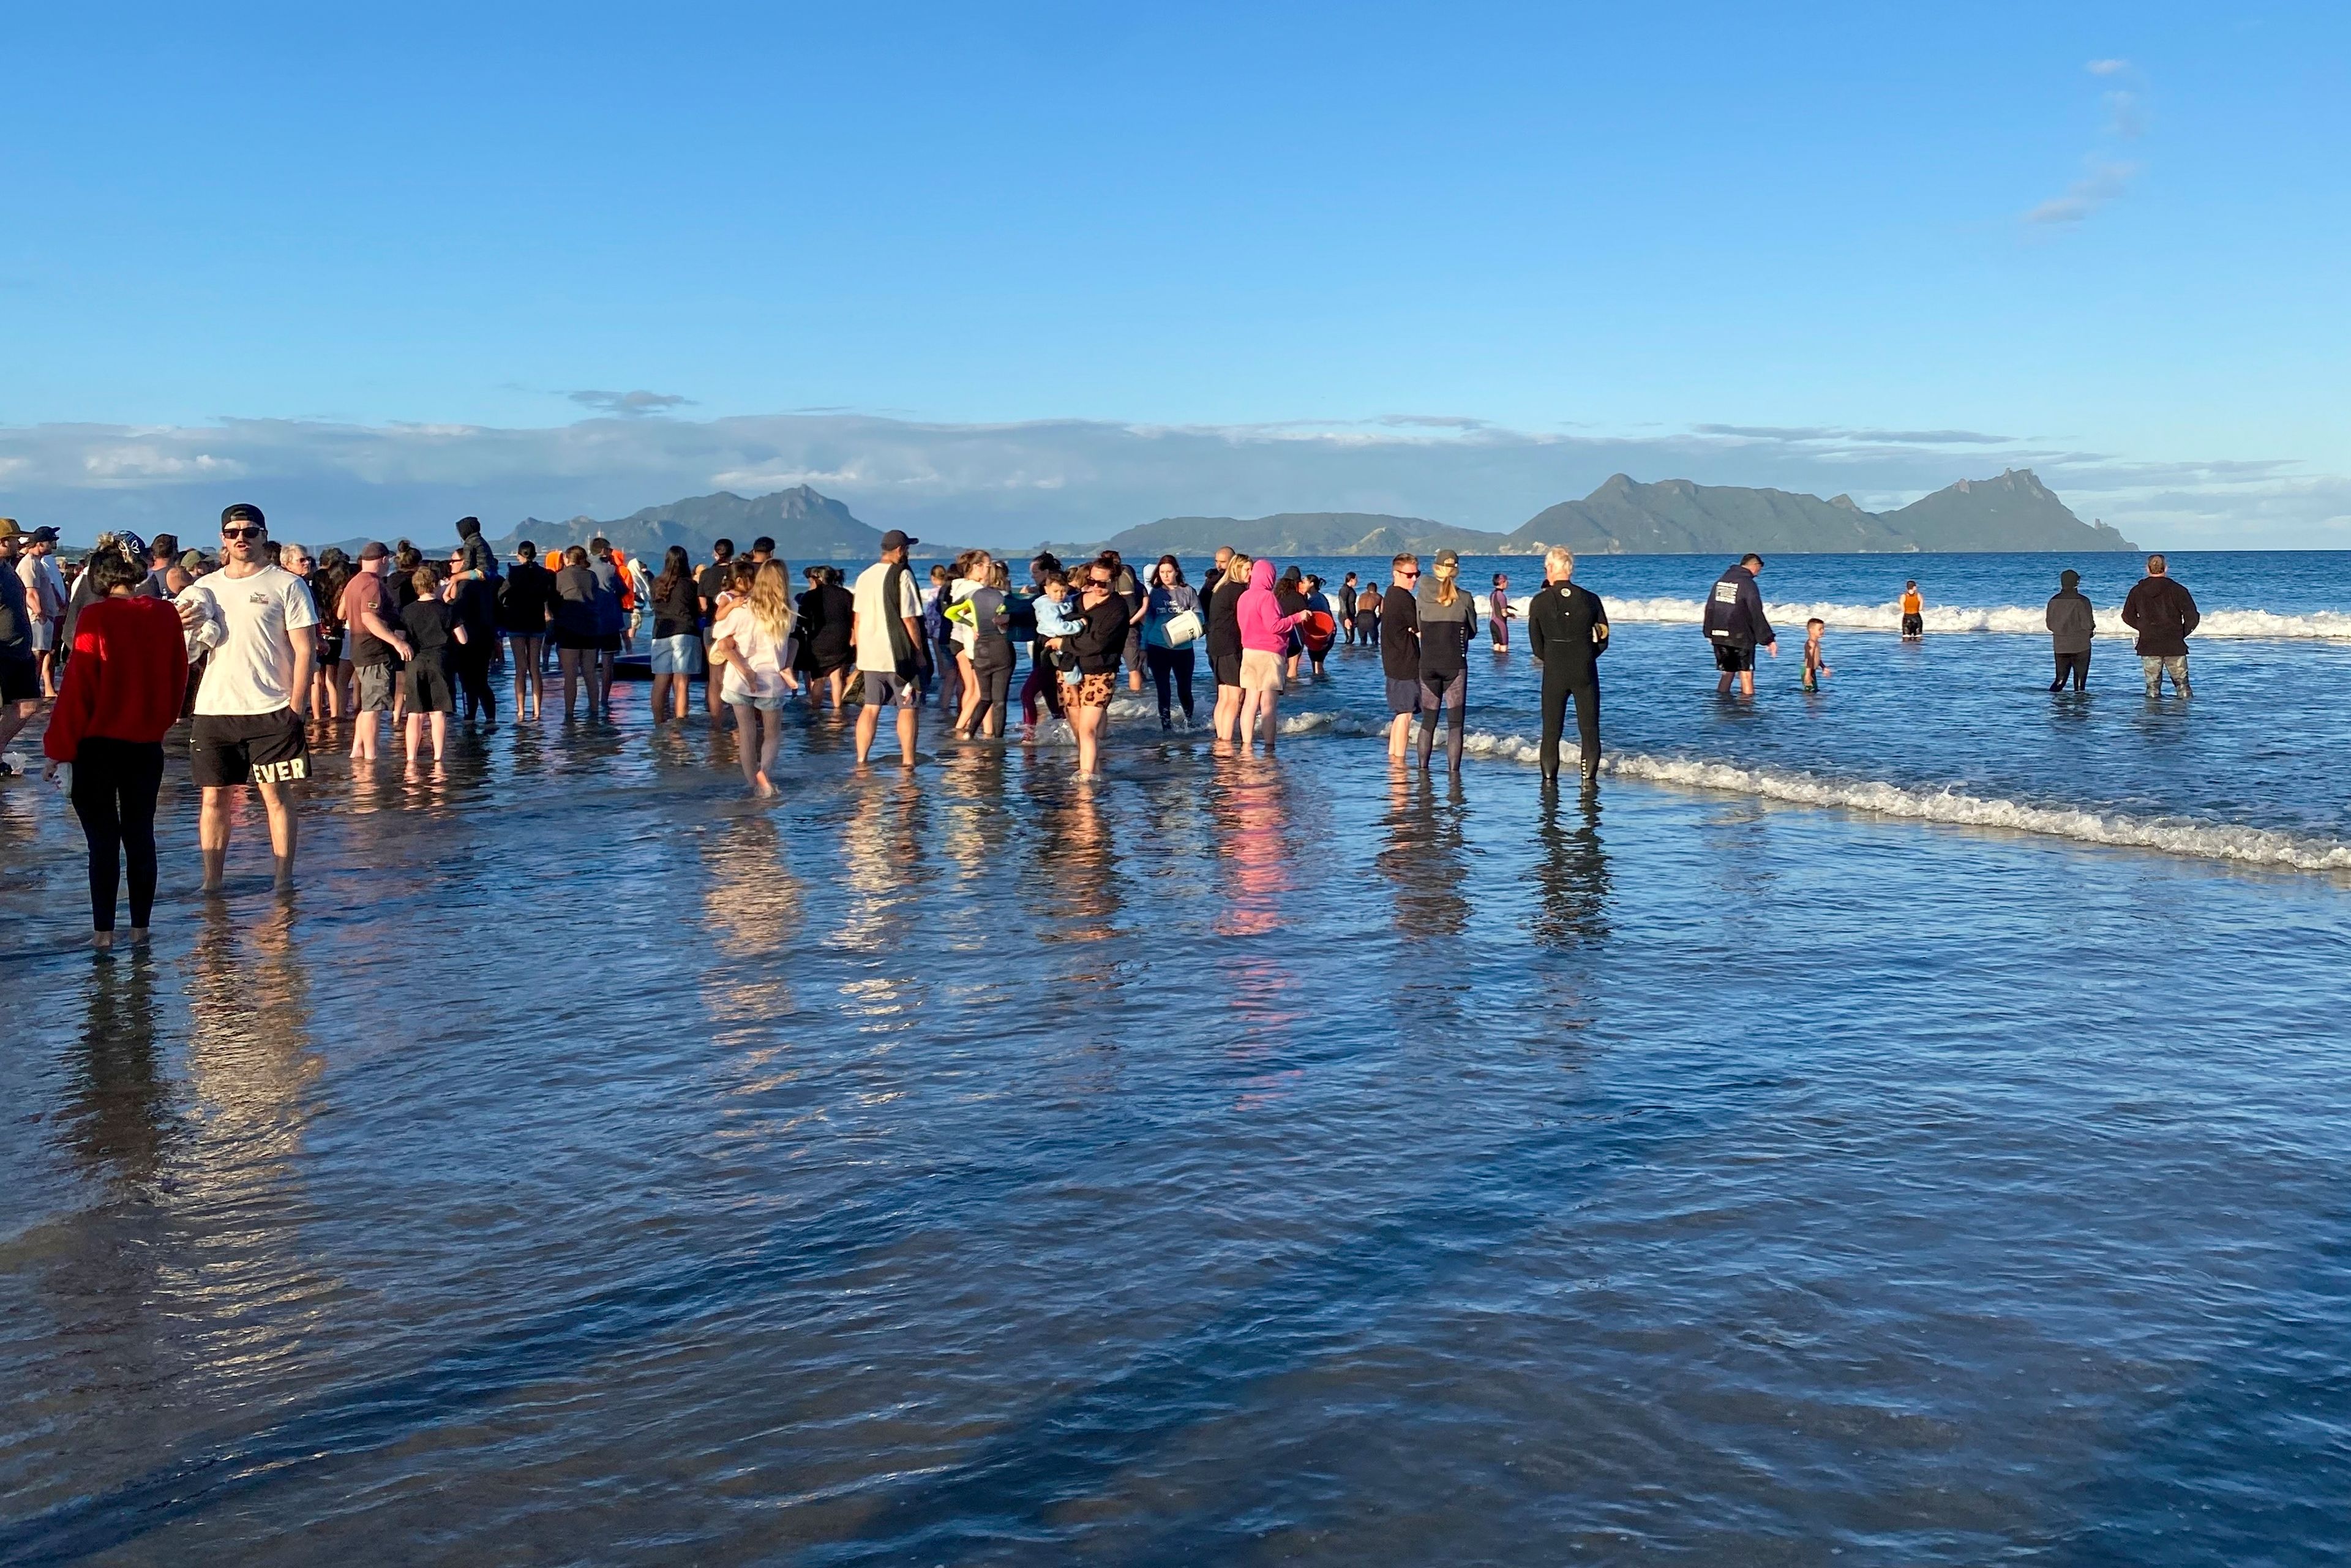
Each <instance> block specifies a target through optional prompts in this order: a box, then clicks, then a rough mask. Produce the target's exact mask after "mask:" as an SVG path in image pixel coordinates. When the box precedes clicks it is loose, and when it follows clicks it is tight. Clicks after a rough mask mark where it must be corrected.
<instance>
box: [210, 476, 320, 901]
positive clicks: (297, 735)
mask: <svg viewBox="0 0 2351 1568" xmlns="http://www.w3.org/2000/svg"><path fill="white" fill-rule="evenodd" d="M267 539H268V525H267V523H266V522H265V521H264V520H263V518H262V516H261V508H260V507H254V506H247V505H246V504H245V503H243V502H239V503H238V504H237V505H235V506H234V507H229V508H228V509H227V510H226V511H225V512H223V513H222V514H221V562H222V565H221V569H220V570H218V571H214V572H207V573H206V574H204V576H203V577H201V578H198V579H197V580H195V581H194V582H193V583H191V584H190V585H189V586H188V587H187V589H186V590H185V591H183V592H182V593H181V594H180V596H179V599H178V601H177V602H178V604H179V609H180V623H181V624H182V625H183V626H185V627H186V628H187V629H188V631H189V633H190V635H189V639H188V642H189V646H190V653H191V656H193V653H195V652H196V651H197V650H209V651H210V652H211V653H212V659H211V662H210V663H209V664H206V665H205V666H204V684H203V685H200V686H198V687H197V688H196V712H195V718H194V720H193V723H192V724H191V726H190V727H189V732H188V777H189V778H190V779H193V781H194V782H195V783H196V784H198V785H200V786H201V787H202V788H203V789H204V815H203V817H202V819H201V820H200V822H199V825H198V829H197V837H198V842H199V843H201V844H202V845H203V848H204V891H205V892H206V893H218V892H219V891H220V890H221V877H222V873H223V872H224V871H225V869H226V868H227V865H228V824H229V809H228V808H229V791H230V790H231V789H238V788H241V787H243V786H245V785H246V784H250V785H252V786H254V787H255V788H256V789H259V790H260V791H261V803H262V805H263V806H264V807H265V808H266V809H267V810H268V812H269V847H270V849H271V851H272V852H274V853H275V854H276V855H277V885H278V886H279V887H280V888H287V887H291V886H293V885H294V847H295V839H296V826H295V821H294V799H293V786H294V785H296V784H298V783H300V782H302V781H303V780H304V779H308V778H309V777H310V744H309V739H308V736H307V735H306V734H305V732H304V721H305V720H306V718H307V717H308V712H309V703H310V663H311V660H312V659H313V658H314V657H315V656H316V650H317V647H318V639H317V638H316V637H314V636H312V635H311V634H310V629H311V628H312V627H314V626H316V625H317V624H318V622H319V612H318V610H317V608H316V607H315V606H314V605H313V604H312V603H311V601H310V591H309V589H308V587H306V586H305V585H304V584H303V581H302V580H301V579H300V578H298V577H297V576H295V575H294V574H293V573H292V572H290V571H287V570H282V569H280V568H278V567H275V566H272V565H270V564H269V558H268V554H267V552H266V549H265V546H266V542H267Z"/></svg>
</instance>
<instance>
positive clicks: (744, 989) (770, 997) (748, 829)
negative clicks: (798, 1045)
mask: <svg viewBox="0 0 2351 1568" xmlns="http://www.w3.org/2000/svg"><path fill="white" fill-rule="evenodd" d="M697 842H698V843H699V845H700V849H701V853H702V860H703V872H704V876H703V881H702V909H703V923H704V925H705V927H706V928H707V929H708V930H709V932H710V935H711V941H710V943H709V945H708V946H706V947H705V948H704V949H703V951H704V953H705V955H706V956H708V957H709V959H710V964H709V966H708V967H707V968H706V969H705V971H704V975H703V980H702V984H701V985H700V986H699V987H697V988H696V992H697V994H698V995H700V996H701V997H702V998H704V1000H705V1002H706V1003H707V1005H708V1006H709V1008H710V1011H711V1021H712V1022H713V1023H715V1024H717V1025H720V1026H721V1027H722V1028H723V1027H726V1026H736V1027H741V1026H746V1025H756V1024H759V1023H763V1022H766V1021H768V1020H771V1019H778V1018H781V1017H783V1016H784V1015H786V1014H788V1013H789V1012H790V1011H791V1010H792V1009H793V1006H794V1000H793V997H792V989H791V955H792V948H793V946H794V944H796V943H797V942H798V941H799V936H800V923H801V920H802V918H803V915H804V914H805V906H804V901H803V898H802V891H803V890H802V885H801V883H800V879H799V877H798V876H796V875H795V874H793V872H792V862H791V854H790V851H789V849H788V847H787V846H786V844H785V842H784V837H783V834H782V832H781V831H780V830H779V829H778V827H777V824H776V819H775V817H774V816H773V815H772V814H771V813H769V812H768V811H764V810H761V811H751V812H746V813H744V814H743V815H741V816H738V817H735V818H733V819H732V820H731V821H726V825H725V826H724V828H723V829H722V830H721V831H713V832H709V833H705V834H704V835H702V837H701V838H700V839H699V840H698V841H697Z"/></svg>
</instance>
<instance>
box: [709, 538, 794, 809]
mask: <svg viewBox="0 0 2351 1568" xmlns="http://www.w3.org/2000/svg"><path fill="white" fill-rule="evenodd" d="M710 630H711V634H712V639H713V640H712V643H711V644H710V656H711V657H712V658H713V659H716V660H720V661H723V662H724V664H725V666H726V675H725V678H724V681H723V683H722V685H721V686H720V690H719V695H721V696H723V697H724V698H726V702H727V705H728V706H731V707H733V708H734V710H735V743H736V749H737V753H738V755H739V756H740V757H741V758H742V762H743V781H744V782H745V783H747V784H748V785H750V787H751V789H752V792H753V793H754V794H757V795H758V796H760V797H762V798H765V797H768V796H772V795H773V794H775V792H776V784H775V771H776V748H777V747H778V746H779V745H780V744H781V743H782V741H783V734H784V718H783V706H784V690H785V685H784V656H785V655H784V645H785V643H789V641H790V640H791V635H792V595H791V573H790V572H789V570H788V569H787V568H786V567H785V565H784V563H783V562H782V561H780V560H768V561H766V562H763V563H762V564H761V565H760V567H759V570H758V574H757V575H755V576H754V577H753V578H752V579H751V591H750V592H749V593H748V594H747V595H745V596H744V597H743V598H742V599H740V600H738V601H737V602H735V603H734V604H733V605H730V606H729V607H728V608H727V611H726V613H725V614H724V615H722V616H720V617H719V619H718V621H717V622H716V624H714V625H713V626H712V627H711V629H710ZM755 735H756V736H757V737H758V740H757V741H756V742H755V741H754V740H753V738H752V737H753V736H755Z"/></svg>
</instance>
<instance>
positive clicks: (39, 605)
mask: <svg viewBox="0 0 2351 1568" xmlns="http://www.w3.org/2000/svg"><path fill="white" fill-rule="evenodd" d="M16 576H17V577H18V579H20V580H22V581H23V582H24V584H25V612H26V614H28V615H37V616H38V617H40V618H41V619H42V620H45V621H55V620H56V619H57V617H58V616H60V615H63V614H64V613H65V612H66V580H65V575H64V574H63V573H62V572H60V571H58V570H57V559H56V558H55V557H53V556H46V555H23V556H19V557H17V558H16Z"/></svg>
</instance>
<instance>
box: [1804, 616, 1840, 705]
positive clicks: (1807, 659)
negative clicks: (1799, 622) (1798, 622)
mask: <svg viewBox="0 0 2351 1568" xmlns="http://www.w3.org/2000/svg"><path fill="white" fill-rule="evenodd" d="M1828 629H1829V623H1828V622H1825V621H1823V620H1822V619H1821V618H1820V617H1819V616H1817V615H1815V616H1813V618H1812V619H1811V620H1810V621H1807V622H1804V689H1805V690H1806V691H1808V692H1816V691H1819V690H1820V689H1821V677H1822V676H1823V675H1828V674H1834V673H1835V672H1834V671H1832V670H1831V669H1830V668H1829V667H1828V666H1827V665H1826V664H1823V663H1821V633H1822V632H1825V631H1827V630H1828Z"/></svg>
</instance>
